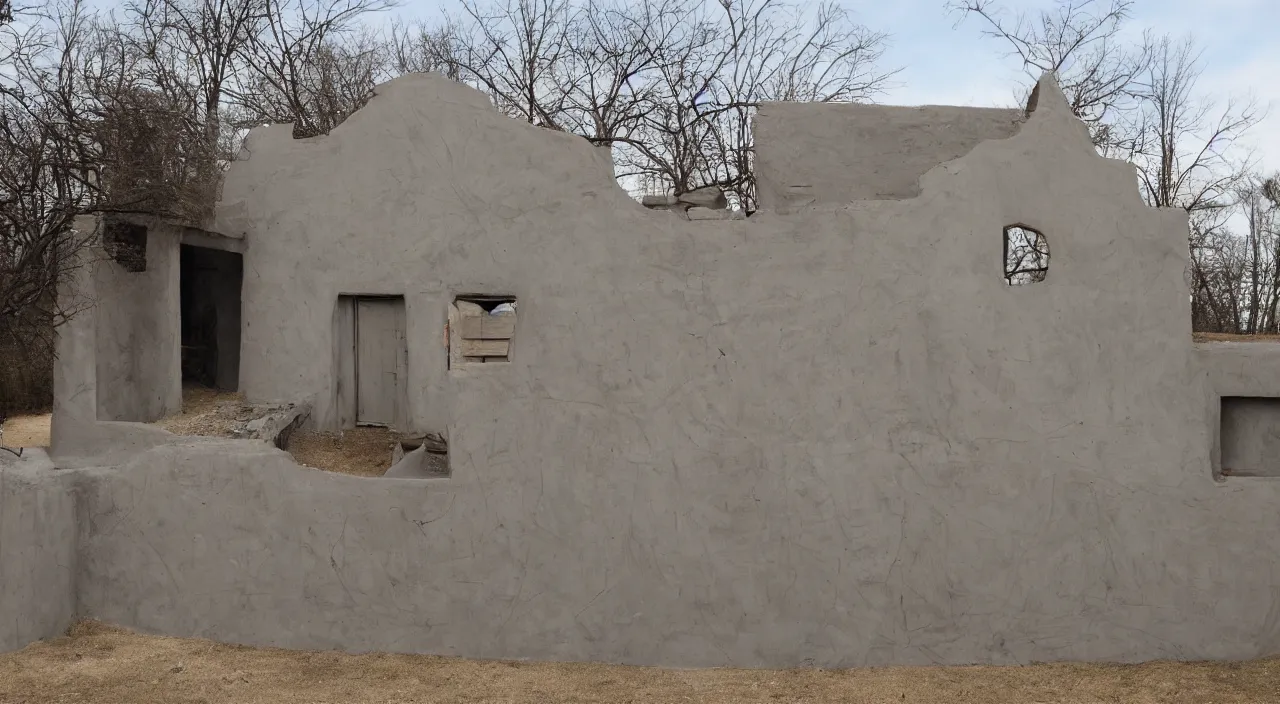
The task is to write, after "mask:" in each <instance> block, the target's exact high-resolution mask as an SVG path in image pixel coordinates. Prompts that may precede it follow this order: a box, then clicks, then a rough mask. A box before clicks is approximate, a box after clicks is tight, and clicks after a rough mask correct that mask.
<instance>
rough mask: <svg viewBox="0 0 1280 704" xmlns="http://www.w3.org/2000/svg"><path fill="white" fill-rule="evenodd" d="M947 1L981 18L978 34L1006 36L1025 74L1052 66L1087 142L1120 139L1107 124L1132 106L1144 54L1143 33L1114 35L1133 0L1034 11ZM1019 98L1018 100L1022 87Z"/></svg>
mask: <svg viewBox="0 0 1280 704" xmlns="http://www.w3.org/2000/svg"><path fill="white" fill-rule="evenodd" d="M947 7H948V8H950V9H951V10H952V11H953V12H956V13H958V14H959V15H960V18H961V20H963V19H964V18H966V17H969V16H974V17H977V18H978V19H980V20H981V22H982V24H983V25H984V27H985V29H984V30H983V34H985V35H987V36H989V37H993V38H996V39H998V40H1000V41H1002V42H1004V43H1005V44H1007V45H1008V46H1009V48H1010V50H1011V51H1012V53H1013V55H1014V56H1016V57H1018V60H1019V61H1021V63H1022V66H1023V68H1024V69H1025V70H1026V71H1027V73H1028V74H1029V76H1030V78H1031V79H1032V80H1035V79H1038V78H1039V77H1040V76H1041V75H1042V74H1044V73H1045V72H1050V71H1051V72H1053V73H1055V74H1056V75H1057V77H1058V82H1059V84H1060V85H1061V87H1062V92H1063V93H1064V94H1065V95H1066V96H1067V102H1068V103H1069V104H1070V105H1071V109H1072V111H1073V112H1075V114H1076V116H1078V117H1079V118H1080V119H1081V120H1083V121H1084V122H1085V123H1086V124H1088V125H1089V129H1090V133H1091V134H1092V135H1093V139H1094V144H1096V145H1098V146H1099V147H1100V148H1103V149H1107V148H1112V147H1115V146H1118V145H1123V144H1124V137H1123V136H1122V135H1118V134H1116V132H1115V130H1114V129H1113V126H1112V125H1113V123H1114V121H1115V120H1116V119H1117V118H1118V117H1119V114H1120V113H1123V112H1125V111H1126V110H1128V109H1130V108H1131V105H1132V91H1131V87H1132V84H1133V82H1134V81H1135V79H1136V78H1137V76H1138V75H1139V74H1141V73H1142V72H1143V70H1144V69H1146V68H1147V66H1148V65H1149V62H1150V59H1151V51H1150V46H1149V42H1148V41H1143V42H1142V43H1140V44H1137V45H1136V46H1126V45H1124V44H1123V43H1122V42H1121V41H1120V38H1119V32H1120V29H1121V27H1122V26H1123V25H1124V23H1125V22H1126V21H1127V20H1128V19H1129V17H1130V10H1131V9H1132V7H1133V0H1058V2H1056V3H1055V4H1054V5H1053V6H1052V7H1051V8H1048V9H1045V10H1041V11H1039V12H1036V13H1026V12H1020V13H1015V14H1011V13H1010V12H1009V11H1008V9H1007V8H1006V7H1004V6H1003V5H1000V4H998V3H997V2H996V0H951V2H948V3H947ZM1027 90H1028V91H1029V90H1030V89H1029V88H1027ZM1020 98H1021V100H1020V101H1019V102H1025V98H1026V96H1025V95H1023V96H1020Z"/></svg>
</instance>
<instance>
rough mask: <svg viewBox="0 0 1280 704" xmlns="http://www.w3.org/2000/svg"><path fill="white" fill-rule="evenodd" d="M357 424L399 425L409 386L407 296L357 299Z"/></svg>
mask: <svg viewBox="0 0 1280 704" xmlns="http://www.w3.org/2000/svg"><path fill="white" fill-rule="evenodd" d="M353 317H354V318H355V343H356V344H355V372H356V373H355V377H356V378H355V382H356V424H357V425H385V426H395V425H396V424H397V423H396V421H397V420H399V418H398V415H399V414H398V411H399V406H400V399H401V398H402V397H403V396H404V392H405V388H404V384H405V357H406V354H405V336H404V299H398V298H357V299H356V302H355V315H354V316H353Z"/></svg>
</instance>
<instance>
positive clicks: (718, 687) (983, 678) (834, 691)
mask: <svg viewBox="0 0 1280 704" xmlns="http://www.w3.org/2000/svg"><path fill="white" fill-rule="evenodd" d="M0 702H5V703H6V704H8V703H13V704H18V703H19V702H21V703H23V704H35V703H36V702H64V703H66V704H76V703H80V702H96V703H99V704H126V703H127V704H151V703H159V702H165V703H166V704H169V703H173V704H184V703H190V704H195V703H196V702H201V703H202V704H222V703H224V702H225V703H227V704H230V703H232V702H235V703H236V704H242V703H243V704H258V703H261V704H266V703H268V702H270V703H272V704H276V703H280V704H290V703H298V704H301V703H303V702H306V703H308V704H312V703H319V702H328V703H330V704H338V703H339V702H341V703H342V704H374V703H375V702H376V703H377V704H401V703H407V702H493V703H495V704H496V703H497V702H577V703H580V704H585V703H588V702H599V703H601V704H604V703H606V702H607V703H609V704H614V703H621V702H646V703H653V704H674V703H676V702H679V703H680V704H686V703H688V702H705V703H707V704H730V703H736V702H806V703H809V704H824V703H827V702H833V703H834V702H854V703H867V704H871V703H875V704H881V703H883V704H901V703H902V702H915V703H918V704H953V703H963V704H1012V703H1014V702H1017V703H1018V704H1024V703H1031V702H1034V703H1037V704H1067V703H1068V702H1069V703H1071V704H1094V703H1098V704H1101V703H1102V702H1108V703H1113V702H1121V703H1124V704H1154V703H1156V702H1160V703H1161V704H1193V703H1194V704H1209V703H1212V704H1244V703H1246V702H1248V703H1249V704H1257V703H1262V702H1280V659H1270V660H1258V661H1253V662H1245V663H1215V664H1208V663H1168V662H1157V663H1148V664H1144V665H1078V664H1063V665H1032V666H1026V667H928V668H876V669H856V670H816V669H800V670H730V669H713V670H667V669H660V668H647V667H622V666H615V665H584V664H568V663H522V662H519V663H518V662H492V661H477V660H462V659H456V658H438V657H430V656H418V655H385V654H372V655H345V654H340V653H333V652H307V651H286V650H275V649H269V648H261V649H260V648H247V647H242V646H230V645H221V644H217V643H212V642H210V641H205V640H188V639H179V638H158V637H153V636H142V635H138V634H135V633H130V632H128V631H125V630H121V629H117V628H112V627H108V626H103V625H101V624H96V623H92V622H85V623H81V624H78V625H77V626H75V627H73V628H72V631H71V634H70V636H69V637H65V638H58V639H55V640H52V641H49V642H44V643H36V644H33V645H31V646H28V647H27V648H26V649H24V650H20V651H17V652H14V653H6V654H3V655H0Z"/></svg>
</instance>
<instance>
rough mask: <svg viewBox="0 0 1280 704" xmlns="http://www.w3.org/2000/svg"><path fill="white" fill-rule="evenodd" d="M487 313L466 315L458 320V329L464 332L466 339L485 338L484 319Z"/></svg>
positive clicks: (463, 336) (463, 335) (463, 337)
mask: <svg viewBox="0 0 1280 704" xmlns="http://www.w3.org/2000/svg"><path fill="white" fill-rule="evenodd" d="M487 317H489V316H487V315H468V316H464V317H463V318H462V319H461V320H459V321H458V322H459V323H461V324H460V325H459V326H458V330H460V331H461V332H462V339H464V340H483V339H484V319H485V318H487Z"/></svg>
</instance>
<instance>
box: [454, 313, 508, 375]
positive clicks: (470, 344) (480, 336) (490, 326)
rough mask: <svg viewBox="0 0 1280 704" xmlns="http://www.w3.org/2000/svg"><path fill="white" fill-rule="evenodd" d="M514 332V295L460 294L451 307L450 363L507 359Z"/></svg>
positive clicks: (506, 360)
mask: <svg viewBox="0 0 1280 704" xmlns="http://www.w3.org/2000/svg"><path fill="white" fill-rule="evenodd" d="M515 334H516V299H515V297H514V296H487V295H466V296H458V297H457V298H455V299H454V301H453V305H452V306H450V309H449V366H450V367H451V368H452V367H453V366H455V365H469V364H487V363H494V362H508V361H510V359H511V345H512V342H513V340H514V338H515Z"/></svg>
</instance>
